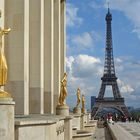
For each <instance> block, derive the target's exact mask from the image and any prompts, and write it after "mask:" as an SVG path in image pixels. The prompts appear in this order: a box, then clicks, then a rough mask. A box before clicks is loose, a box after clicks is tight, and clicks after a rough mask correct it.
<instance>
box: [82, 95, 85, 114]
mask: <svg viewBox="0 0 140 140" xmlns="http://www.w3.org/2000/svg"><path fill="white" fill-rule="evenodd" d="M82 113H85V96H84V95H82Z"/></svg>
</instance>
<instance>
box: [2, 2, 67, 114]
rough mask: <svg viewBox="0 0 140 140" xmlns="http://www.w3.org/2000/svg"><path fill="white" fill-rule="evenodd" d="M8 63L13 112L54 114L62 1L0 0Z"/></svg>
mask: <svg viewBox="0 0 140 140" xmlns="http://www.w3.org/2000/svg"><path fill="white" fill-rule="evenodd" d="M0 1H2V3H3V5H4V6H3V7H4V8H3V9H2V13H3V14H4V19H3V23H1V24H4V25H5V26H6V27H10V28H11V32H10V34H9V35H8V36H7V37H6V38H5V54H6V58H7V63H8V83H7V86H6V87H5V88H6V91H8V92H9V93H11V94H12V96H13V98H14V101H15V102H16V105H15V112H16V114H23V115H28V114H44V113H51V114H53V113H55V107H56V105H57V99H58V96H59V91H60V90H59V89H60V80H61V77H62V75H63V73H64V71H65V54H66V52H65V51H66V43H65V40H66V39H65V36H66V33H65V32H66V30H65V0H6V1H5V0H0Z"/></svg>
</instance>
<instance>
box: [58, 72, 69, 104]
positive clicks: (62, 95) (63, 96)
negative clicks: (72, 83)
mask: <svg viewBox="0 0 140 140" xmlns="http://www.w3.org/2000/svg"><path fill="white" fill-rule="evenodd" d="M66 97H67V73H64V76H63V78H62V80H61V89H60V96H59V103H58V104H59V105H61V106H63V105H65V99H66Z"/></svg>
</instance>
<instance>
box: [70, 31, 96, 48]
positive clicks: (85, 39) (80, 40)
mask: <svg viewBox="0 0 140 140" xmlns="http://www.w3.org/2000/svg"><path fill="white" fill-rule="evenodd" d="M93 42H94V41H93V38H92V36H91V34H90V33H88V32H85V33H83V34H82V35H77V36H73V37H72V43H73V44H75V45H76V46H83V47H91V46H93Z"/></svg>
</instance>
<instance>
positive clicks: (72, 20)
mask: <svg viewBox="0 0 140 140" xmlns="http://www.w3.org/2000/svg"><path fill="white" fill-rule="evenodd" d="M78 10H79V8H77V7H76V6H75V5H73V4H71V3H67V8H66V17H67V18H66V20H67V21H66V24H67V26H68V27H73V26H80V25H81V24H82V22H83V19H82V18H81V17H79V16H78Z"/></svg>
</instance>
